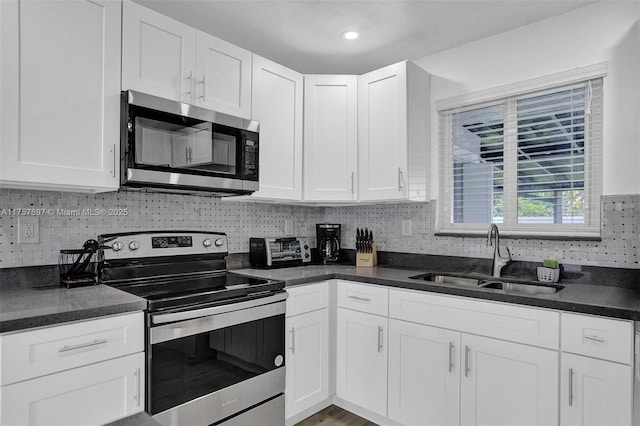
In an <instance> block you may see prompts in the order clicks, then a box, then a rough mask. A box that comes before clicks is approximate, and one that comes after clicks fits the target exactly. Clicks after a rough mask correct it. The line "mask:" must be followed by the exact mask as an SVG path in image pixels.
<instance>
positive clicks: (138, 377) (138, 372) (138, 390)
mask: <svg viewBox="0 0 640 426" xmlns="http://www.w3.org/2000/svg"><path fill="white" fill-rule="evenodd" d="M140 374H141V372H140V369H139V368H138V369H137V370H136V372H135V373H133V375H134V376H136V381H137V392H136V397H135V400H136V402H137V403H138V407H139V406H140V404H141V401H140V396H141V395H140V381H141V380H142V378H141V377H140Z"/></svg>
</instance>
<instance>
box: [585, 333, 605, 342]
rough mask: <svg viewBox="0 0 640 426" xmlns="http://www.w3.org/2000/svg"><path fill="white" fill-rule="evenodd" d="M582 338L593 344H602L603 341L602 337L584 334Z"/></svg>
mask: <svg viewBox="0 0 640 426" xmlns="http://www.w3.org/2000/svg"><path fill="white" fill-rule="evenodd" d="M584 338H585V339H588V340H593V341H594V342H599V343H604V339H603V338H602V337H598V336H589V335H586V334H585V336H584Z"/></svg>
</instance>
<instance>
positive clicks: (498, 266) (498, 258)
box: [487, 223, 511, 277]
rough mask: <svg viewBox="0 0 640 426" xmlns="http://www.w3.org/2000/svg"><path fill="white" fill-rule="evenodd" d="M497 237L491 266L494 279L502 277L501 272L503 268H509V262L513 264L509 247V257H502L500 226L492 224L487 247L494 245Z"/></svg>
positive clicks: (488, 233)
mask: <svg viewBox="0 0 640 426" xmlns="http://www.w3.org/2000/svg"><path fill="white" fill-rule="evenodd" d="M494 235H495V240H496V244H495V246H494V248H493V263H492V264H491V275H492V276H494V277H499V276H500V271H501V270H502V268H504V267H505V266H507V264H508V263H509V262H511V252H510V251H509V247H506V246H505V248H506V249H507V255H506V256H502V255H501V254H500V233H499V232H498V225H496V224H495V223H492V224H491V225H490V226H489V232H487V245H488V246H491V245H493V243H492V241H493V238H494Z"/></svg>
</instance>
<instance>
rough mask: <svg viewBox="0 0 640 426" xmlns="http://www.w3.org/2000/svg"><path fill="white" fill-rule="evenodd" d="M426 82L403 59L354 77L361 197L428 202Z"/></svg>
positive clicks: (419, 71)
mask: <svg viewBox="0 0 640 426" xmlns="http://www.w3.org/2000/svg"><path fill="white" fill-rule="evenodd" d="M429 84H430V76H429V74H428V73H427V72H426V71H425V70H423V69H422V68H420V67H418V66H417V65H415V64H413V63H411V62H408V61H405V62H400V63H397V64H394V65H389V66H387V67H384V68H381V69H379V70H376V71H372V72H370V73H367V74H364V75H361V76H360V77H358V175H359V181H358V193H359V199H360V200H361V201H372V200H402V199H411V200H416V201H428V199H429V194H428V177H429V154H430V147H429V102H430V100H429V98H430V95H429Z"/></svg>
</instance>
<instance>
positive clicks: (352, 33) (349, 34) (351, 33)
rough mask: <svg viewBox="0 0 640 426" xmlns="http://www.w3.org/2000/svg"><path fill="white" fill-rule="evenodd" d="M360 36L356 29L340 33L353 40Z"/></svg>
mask: <svg viewBox="0 0 640 426" xmlns="http://www.w3.org/2000/svg"><path fill="white" fill-rule="evenodd" d="M359 36H360V33H359V32H357V31H345V32H343V33H342V37H344V38H346V39H347V40H355V39H357V38H358V37H359Z"/></svg>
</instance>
